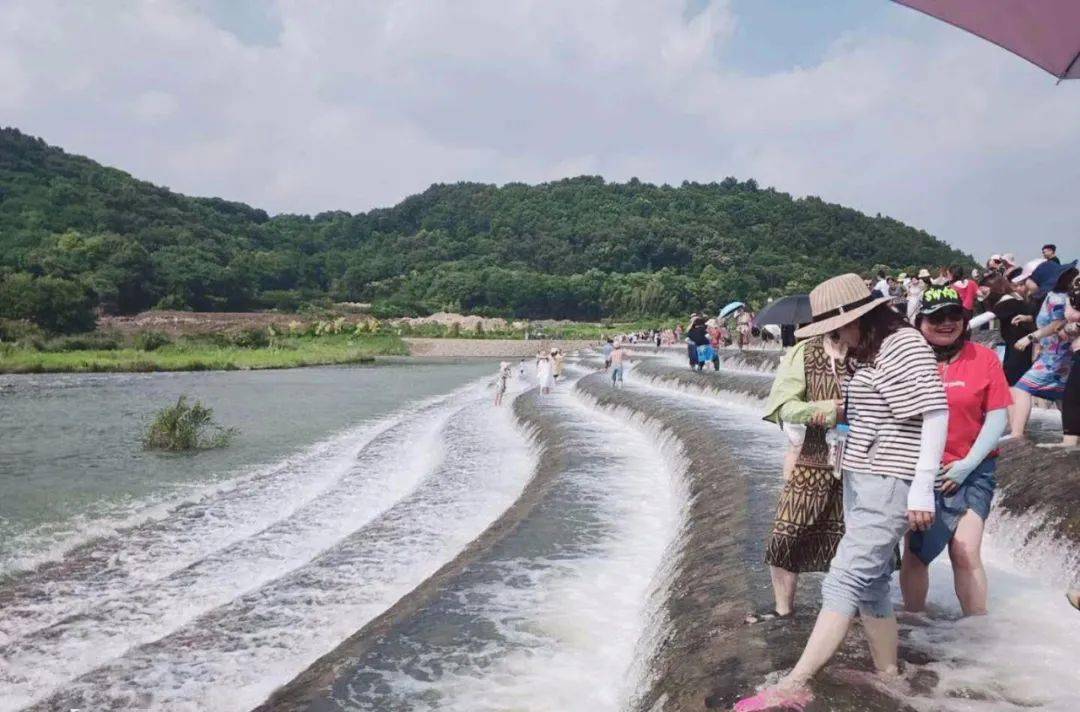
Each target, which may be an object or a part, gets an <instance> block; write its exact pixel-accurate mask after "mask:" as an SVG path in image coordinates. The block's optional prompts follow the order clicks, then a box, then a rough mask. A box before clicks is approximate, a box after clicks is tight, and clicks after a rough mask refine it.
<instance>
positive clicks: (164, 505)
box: [0, 355, 1080, 712]
mask: <svg viewBox="0 0 1080 712" xmlns="http://www.w3.org/2000/svg"><path fill="white" fill-rule="evenodd" d="M595 364H596V361H595V357H592V356H588V355H587V356H585V357H584V358H583V359H580V360H578V359H572V360H571V362H570V364H569V365H568V369H567V379H566V380H565V382H563V383H560V384H559V385H558V386H557V387H556V389H555V391H554V392H553V393H551V394H549V395H541V394H539V393H538V392H537V390H536V389H535V388H533V387H532V383H531V373H530V374H526V377H524V378H519V377H518V376H517V374H516V373H515V377H514V378H513V379H512V382H511V387H510V393H509V394H508V398H507V404H506V405H505V406H504V407H502V408H495V407H493V406H492V405H491V397H492V392H491V382H492V380H493V374H494V370H495V364H494V363H491V362H466V363H443V364H426V365H424V364H393V365H380V366H370V367H349V368H311V369H299V370H290V371H266V372H248V373H243V372H231V373H191V374H139V375H35V376H19V377H14V376H12V377H2V378H3V379H2V380H0V661H2V664H0V711H4V710H18V709H24V708H29V709H39V710H68V709H70V708H83V709H131V708H139V709H153V710H169V711H172V710H221V711H223V712H224V711H227V710H228V711H231V710H250V709H253V708H255V707H258V706H260V705H262V709H267V710H291V709H307V710H341V709H344V710H469V711H472V710H493V711H494V710H559V711H567V712H570V711H575V710H581V711H582V712H585V711H593V710H618V709H655V710H663V709H697V708H701V707H704V706H706V705H708V706H710V707H713V706H715V707H718V708H723V707H724V706H726V705H727V704H729V702H730V701H731V699H734V697H735V696H737V695H738V694H739V693H742V692H746V691H748V690H750V689H752V685H753V684H756V683H759V682H761V681H762V680H763V679H764V676H765V675H766V674H768V673H770V672H775V671H777V670H779V669H781V668H782V667H783V666H784V665H789V664H790V659H791V657H792V656H793V655H795V654H797V650H798V644H799V643H801V641H802V639H803V633H804V632H805V631H804V629H805V628H806V626H807V625H808V624H809V621H810V620H812V610H813V606H814V601H815V599H816V590H815V586H816V580H815V579H816V577H808V578H809V579H811V580H810V581H809V582H808V583H807V584H806V585H804V587H803V589H802V591H801V598H800V602H801V604H802V605H803V607H804V609H806V611H807V612H806V614H805V615H804V616H801V618H800V621H799V622H797V623H794V624H792V626H793V627H791V628H784V627H778V626H753V627H748V626H742V625H741V624H737V623H738V619H741V616H742V615H743V614H744V613H745V611H746V610H748V609H749V608H751V607H753V606H755V605H758V604H762V603H764V602H766V601H767V599H768V576H767V572H766V571H765V570H764V567H763V566H762V565H761V564H760V557H761V551H762V547H763V542H764V536H765V534H766V533H767V531H768V529H769V526H770V525H771V509H772V507H773V506H774V502H775V497H776V493H777V491H778V488H779V486H780V481H779V476H778V469H779V467H778V462H779V455H780V452H781V447H780V446H781V443H782V440H781V438H780V435H779V433H778V432H777V431H776V430H775V428H772V427H769V426H767V425H765V424H763V423H761V422H760V420H759V419H758V417H757V413H756V410H755V408H760V403H759V402H758V401H755V400H754V397H753V396H752V395H749V394H746V393H743V394H735V393H732V392H727V391H723V390H710V389H708V388H700V387H697V386H695V384H693V383H689V382H685V383H684V382H680V381H678V380H675V378H676V376H680V377H681V374H682V372H683V370H685V369H684V368H682V367H680V366H679V364H678V362H677V360H676V359H674V358H673V357H672V358H665V357H660V358H656V359H652V360H651V361H650V362H649V363H643V364H642V365H641V366H640V367H639V368H637V369H632V370H631V372H630V374H629V375H628V382H627V384H626V387H625V388H624V389H622V390H620V391H613V390H612V389H611V387H610V386H609V385H608V384H607V382H606V381H605V380H603V378H602V377H601V376H598V375H596V374H595V373H594V369H595ZM530 370H531V369H530ZM730 374H731V375H732V377H733V378H734V379H736V380H738V379H747V380H749V381H752V382H755V381H760V380H761V379H766V380H767V378H768V375H767V374H762V373H761V372H760V371H758V370H756V369H745V368H744V369H743V370H739V369H731V370H730ZM750 390H754V389H750ZM180 394H188V395H189V396H191V397H195V398H199V399H201V400H203V401H204V402H205V403H206V404H207V405H209V406H210V407H212V408H214V410H215V414H216V416H217V418H218V419H219V420H220V421H221V422H222V423H224V424H226V425H229V426H235V427H237V428H238V429H239V436H238V437H237V438H236V440H235V442H234V443H233V444H232V445H231V446H230V447H228V448H225V449H222V450H217V451H209V452H204V453H200V454H197V455H193V456H192V455H184V456H177V455H168V456H166V455H159V454H153V453H147V452H145V451H143V450H142V449H141V447H140V444H139V433H140V429H141V428H142V427H143V426H144V425H145V423H146V422H147V421H148V420H149V418H150V417H151V416H152V414H153V412H154V411H155V410H156V409H157V408H160V407H161V406H162V405H164V404H167V403H169V402H171V401H174V400H175V399H176V398H177V397H178V396H179V395H180ZM714 485H715V486H714ZM702 487H704V488H705V489H704V490H703V489H702ZM718 488H723V489H722V491H721V489H718ZM710 493H711V494H710ZM710 497H712V498H713V499H710ZM703 505H708V507H709V508H710V510H711V512H709V513H706V514H704V515H703V514H702V513H701V511H700V510H701V508H702V506H703ZM710 513H711V515H722V517H716V518H717V521H709V515H710ZM721 519H722V521H720V520H721ZM1025 526H1027V527H1030V526H1031V523H1030V522H1029V523H1023V522H1016V521H1014V520H1010V521H1007V522H1006V521H1002V522H992V526H991V533H990V536H989V538H988V542H987V547H986V548H987V558H988V560H989V562H990V577H991V590H992V601H991V605H992V609H993V615H991V616H990V617H988V618H986V619H982V620H963V619H959V617H958V615H957V607H956V605H955V601H954V599H953V598H952V596H951V592H950V591H949V580H950V578H951V577H950V576H949V571H948V564H947V562H938V563H936V564H935V567H934V579H933V580H934V589H933V591H932V594H931V596H932V599H933V606H932V608H931V610H930V613H929V614H928V615H927V616H922V617H912V619H911V620H907V621H905V624H904V651H903V654H904V656H905V660H906V662H907V665H906V669H907V672H906V677H907V682H908V683H909V684H910V689H906V690H905V692H906V696H907V697H908V699H906V700H901V699H900V698H898V697H893V696H890V695H891V693H890V691H888V690H886V691H884V692H882V691H880V690H874V689H872V686H870V687H866V686H865V685H863V687H861V688H860V686H859V685H860V684H861V683H852V686H849V687H848V688H847V689H844V690H837V689H834V688H830V686H829V685H828V684H826V685H825V686H824V687H823V688H822V690H821V695H820V699H819V700H818V701H816V702H815V703H814V709H821V710H825V709H862V708H864V707H860V706H858V705H859V704H862V703H861V702H860V703H858V704H856V703H855V702H852V700H866V699H870V698H873V699H875V700H877V702H875V703H874V704H875V705H877V706H875V707H872V708H874V709H916V710H931V709H944V710H957V711H958V712H961V711H967V710H998V709H1006V710H1007V709H1016V710H1020V709H1041V710H1049V711H1051V712H1057V711H1058V710H1061V712H1064V711H1065V710H1071V709H1076V708H1077V705H1078V704H1080V697H1078V695H1077V690H1078V689H1080V684H1078V683H1080V680H1078V677H1077V673H1076V672H1075V665H1074V664H1073V656H1074V655H1075V652H1076V643H1075V641H1076V640H1078V639H1080V615H1078V614H1076V612H1075V611H1073V610H1072V609H1071V608H1069V607H1068V606H1067V604H1065V603H1064V600H1063V598H1062V597H1061V595H1060V593H1061V592H1060V585H1062V584H1061V581H1062V578H1063V577H1062V575H1040V573H1039V569H1040V567H1042V568H1043V569H1044V570H1045V568H1046V567H1048V566H1058V567H1068V566H1073V565H1074V564H1075V556H1074V552H1073V551H1072V550H1070V549H1068V547H1065V548H1064V549H1061V550H1058V549H1055V548H1054V547H1053V546H1050V545H1047V546H1046V547H1044V549H1045V550H1044V551H1043V554H1044V555H1043V557H1042V559H1041V560H1040V561H1039V563H1038V565H1033V563H1032V562H1031V561H1024V560H1023V558H1024V557H1022V556H1018V554H1017V552H1018V551H1019V545H1018V544H1017V539H1018V538H1019V539H1021V540H1022V539H1024V537H1025V531H1026V530H1025V529H1024V527H1025ZM699 540H702V541H699ZM710 547H712V548H710ZM1025 551H1027V552H1029V553H1030V547H1029V548H1027V549H1025ZM694 577H698V578H696V579H695V578H694ZM689 581H694V582H695V583H693V584H688V583H687V582H689ZM700 581H706V582H707V584H706V585H704V586H703V585H702V584H701V583H700ZM695 611H697V613H695ZM699 614H700V615H701V616H703V618H701V619H700V620H706V619H708V620H709V621H710V622H709V623H708V624H707V625H702V624H701V623H700V622H699V619H698V618H695V616H696V615H699ZM695 636H696V637H695ZM686 641H690V645H691V646H692V645H699V646H700V647H699V649H698V651H697V655H696V658H697V659H698V660H699V661H700V662H699V664H698V665H697V668H694V669H690V668H693V667H694V666H693V665H692V664H690V665H688V660H690V658H691V657H692V656H693V653H692V652H687V651H688V649H687V648H685V647H683V646H684V643H685V642H686ZM695 641H696V642H695ZM705 647H709V648H710V649H711V650H713V651H714V652H716V651H719V653H721V658H722V659H723V660H724V661H726V662H724V663H723V664H721V663H715V662H713V658H712V657H710V655H711V654H710V653H708V652H707V651H705V650H704V648H705ZM770 647H771V649H770ZM856 647H857V646H856ZM763 651H765V653H764V654H763ZM863 657H865V656H863ZM690 662H692V660H691V661H690ZM847 662H848V663H849V664H850V665H852V666H854V667H858V665H859V664H860V662H862V663H865V660H861V661H860V658H859V653H858V652H852V653H851V654H850V656H849V658H848V660H847ZM710 666H712V667H710ZM688 670H689V671H688ZM852 690H855V694H851V691H852ZM680 694H683V697H685V700H688V702H687V701H685V700H683V699H682V698H680ZM830 700H831V702H830ZM853 704H854V705H855V706H852V705H853Z"/></svg>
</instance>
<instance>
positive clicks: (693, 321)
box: [686, 312, 709, 371]
mask: <svg viewBox="0 0 1080 712" xmlns="http://www.w3.org/2000/svg"><path fill="white" fill-rule="evenodd" d="M707 322H708V319H706V318H705V317H703V316H702V315H701V314H698V313H696V312H695V313H694V314H691V315H690V324H689V326H688V327H687V329H686V349H687V357H688V358H689V360H690V368H692V369H695V370H698V371H700V370H701V369H702V367H703V366H704V365H705V364H703V363H701V361H700V360H699V359H698V353H699V350H698V347H700V346H708V344H709V334H708V332H707V327H706V326H705V325H706V323H707Z"/></svg>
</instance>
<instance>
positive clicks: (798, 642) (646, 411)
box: [578, 363, 908, 712]
mask: <svg viewBox="0 0 1080 712" xmlns="http://www.w3.org/2000/svg"><path fill="white" fill-rule="evenodd" d="M637 372H638V373H639V374H642V375H644V374H646V373H647V374H654V375H659V374H665V375H666V376H668V377H670V378H671V379H672V380H674V381H675V382H677V383H679V384H681V385H683V386H687V385H689V384H700V385H705V384H707V383H708V381H709V379H711V380H712V382H713V383H715V381H716V379H715V377H714V376H713V375H712V374H699V373H691V372H690V371H688V370H675V369H672V368H670V367H667V366H660V365H658V364H647V363H642V364H639V365H638V366H637ZM732 377H733V378H735V379H737V380H741V379H742V378H743V375H742V374H735V375H734V376H732ZM749 378H756V377H754V376H750V377H749ZM757 380H760V379H757ZM726 381H727V379H726V378H725V382H726ZM578 388H579V389H580V390H581V391H582V392H583V393H584V394H586V395H587V396H589V397H590V398H592V399H594V400H595V401H596V403H597V404H598V405H599V406H600V407H602V408H610V409H619V410H627V411H630V412H633V413H636V414H638V415H639V416H642V417H645V418H648V419H650V420H652V421H653V422H654V423H655V424H656V425H657V426H659V427H661V428H663V429H664V430H667V431H668V432H670V433H671V434H672V435H674V436H675V438H677V439H678V441H679V442H680V443H682V447H683V450H684V456H685V457H686V459H687V462H688V465H687V468H686V475H685V476H686V478H687V480H688V482H687V485H688V487H687V489H688V491H689V497H690V505H689V514H688V518H687V523H686V530H685V531H684V532H683V534H682V537H681V545H680V547H679V550H678V552H677V557H678V561H677V563H676V564H675V566H674V567H673V573H672V580H671V582H670V583H669V586H668V598H667V600H666V601H665V603H664V607H663V614H664V616H665V618H666V620H665V621H664V623H663V625H664V631H663V634H662V635H661V636H659V640H660V643H659V645H658V647H657V649H656V650H655V651H654V653H653V657H652V660H651V662H650V664H649V666H648V667H649V668H650V671H651V680H650V683H649V685H648V686H647V689H646V691H645V692H644V693H643V694H642V695H641V696H640V697H639V699H637V700H636V701H635V709H637V710H641V711H643V712H644V711H648V712H681V711H683V710H687V711H688V710H701V709H703V708H705V709H729V708H730V706H731V705H732V704H733V703H734V702H735V701H736V700H737V699H738V698H739V697H740V696H742V695H744V694H748V693H751V692H752V691H753V689H754V686H755V685H757V684H760V683H761V682H762V681H763V680H764V679H765V677H766V675H768V674H769V673H770V672H772V671H776V670H783V669H785V668H789V667H791V665H793V664H794V662H795V659H796V658H797V657H798V654H799V652H800V651H801V647H802V643H803V642H805V640H806V636H807V634H808V633H809V625H810V624H811V623H812V619H811V618H809V617H805V616H801V617H800V618H799V620H797V621H794V622H792V623H790V624H786V625H784V626H771V625H761V626H748V625H746V623H745V621H744V617H745V616H746V613H747V612H748V611H750V610H753V608H754V601H753V600H752V596H751V592H750V590H749V585H748V582H749V581H750V579H751V578H752V576H754V575H755V572H753V571H751V570H750V564H748V560H747V556H746V550H747V548H748V547H749V548H751V549H755V548H759V547H760V542H749V541H748V540H747V530H748V529H749V524H750V523H749V521H748V517H749V516H750V514H749V512H750V509H751V507H750V505H749V500H750V499H751V498H752V497H755V496H761V494H760V493H757V492H755V491H754V489H753V483H751V482H749V481H748V480H747V478H745V477H744V476H742V475H741V474H739V473H738V472H735V471H734V470H735V465H734V461H735V457H736V455H735V453H734V452H733V451H732V448H733V447H735V445H734V444H733V443H731V442H730V441H724V440H723V439H722V438H720V437H717V435H718V434H717V433H715V432H709V429H708V428H707V427H703V426H702V424H701V422H700V419H699V418H698V417H697V416H696V415H695V414H694V413H693V412H688V411H686V410H685V409H679V408H674V407H672V408H665V407H662V404H657V403H656V402H655V401H654V400H650V401H645V400H643V399H642V398H641V397H640V394H637V393H635V392H634V391H631V390H629V389H627V390H616V389H611V388H609V387H607V385H606V384H605V382H604V381H603V380H602V378H601V377H600V376H588V377H586V378H583V379H582V380H581V381H580V382H579V384H578ZM658 405H659V406H661V407H657V406H658ZM703 442H705V443H707V446H706V447H700V446H699V445H700V444H701V443H703ZM756 566H757V568H758V569H759V572H758V573H760V569H761V568H762V567H763V564H757V565H756ZM804 588H808V587H804ZM810 598H812V596H809V597H807V600H806V601H805V605H804V608H806V609H807V610H811V609H812V607H813V604H812V603H811V601H810V600H809V599H810ZM858 637H859V636H852V640H851V641H849V643H848V645H847V646H846V648H845V652H844V656H845V658H846V659H847V660H849V661H852V662H855V663H856V664H858V665H860V666H863V665H865V664H866V663H867V661H866V660H865V659H864V658H865V653H864V652H863V650H864V649H865V646H864V645H862V644H861V641H860V640H857V638H858ZM820 690H821V691H822V692H824V693H825V694H826V695H827V697H828V699H829V703H830V708H829V709H831V710H852V711H854V710H902V709H908V708H907V707H905V706H904V705H901V704H898V702H897V701H896V700H895V699H894V698H892V697H889V696H886V695H883V694H881V693H880V692H878V691H876V690H874V689H870V688H864V687H852V686H851V685H850V684H847V683H844V682H843V681H841V680H838V679H832V678H831V677H830V676H829V675H828V674H827V675H826V676H825V679H824V680H823V681H822V683H821V685H820Z"/></svg>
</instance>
